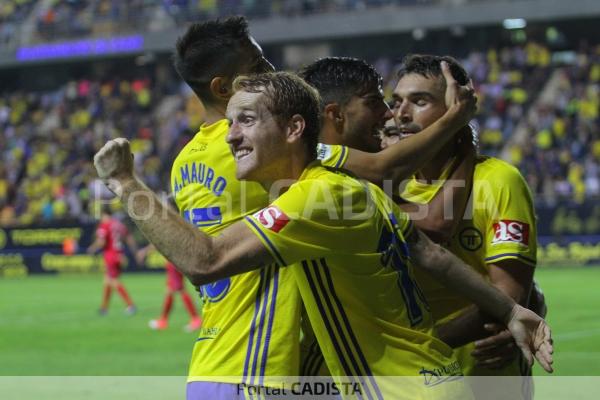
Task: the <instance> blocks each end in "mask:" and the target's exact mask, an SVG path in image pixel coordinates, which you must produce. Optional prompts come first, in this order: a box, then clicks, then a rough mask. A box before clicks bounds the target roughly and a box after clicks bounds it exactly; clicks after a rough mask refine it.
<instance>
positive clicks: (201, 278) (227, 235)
mask: <svg viewBox="0 0 600 400" xmlns="http://www.w3.org/2000/svg"><path fill="white" fill-rule="evenodd" d="M94 165H95V167H96V170H97V171H98V175H99V176H100V178H101V179H103V180H104V182H105V183H106V184H107V186H108V188H109V189H110V190H112V191H113V192H114V193H115V194H116V195H117V197H118V198H119V199H120V200H121V202H122V203H123V205H124V208H125V210H126V212H127V214H128V215H129V216H130V217H131V219H132V220H133V221H134V222H135V224H136V225H137V226H138V228H139V229H140V231H142V233H143V234H144V236H146V238H147V239H148V240H149V241H150V242H151V243H152V244H154V246H155V247H156V248H157V250H158V251H159V252H161V253H162V254H163V255H164V256H165V257H166V258H168V259H169V260H170V261H171V262H172V263H173V264H175V265H176V266H177V269H179V270H180V271H181V272H182V273H183V274H184V275H186V276H187V278H188V279H189V280H190V281H191V282H192V283H193V284H194V285H202V284H205V283H209V282H212V281H216V280H219V279H221V278H224V277H226V276H231V275H236V274H239V273H242V272H246V271H249V270H251V269H256V268H258V267H260V266H261V265H265V264H268V263H271V262H272V261H273V259H272V256H271V255H270V254H269V253H268V251H267V250H266V249H265V248H264V246H263V245H262V244H261V243H260V240H259V239H258V238H257V237H256V235H254V234H253V233H252V232H251V231H250V230H249V228H247V227H246V225H245V224H244V223H242V222H239V223H237V224H234V225H233V226H231V227H229V228H228V229H226V230H225V231H224V232H223V234H222V235H221V236H219V237H217V238H213V237H210V236H208V235H206V234H204V233H202V232H201V231H199V230H198V229H196V228H195V227H194V226H192V225H191V224H189V223H187V222H186V221H185V220H184V219H183V218H182V217H181V216H180V215H178V214H177V213H176V212H175V211H173V210H172V208H171V207H169V206H167V205H165V204H163V203H162V202H161V201H160V200H159V199H158V197H157V196H156V195H155V194H154V193H153V192H152V191H151V190H150V189H148V187H147V186H146V185H144V184H143V183H142V182H141V181H140V180H139V179H138V178H137V177H136V176H135V175H134V173H133V155H132V154H131V150H130V147H129V142H128V141H127V140H126V139H121V138H120V139H115V140H111V141H109V142H108V143H106V144H105V145H104V147H102V149H100V151H99V152H98V153H96V155H95V156H94Z"/></svg>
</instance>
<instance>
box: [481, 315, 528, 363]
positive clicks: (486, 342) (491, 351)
mask: <svg viewBox="0 0 600 400" xmlns="http://www.w3.org/2000/svg"><path fill="white" fill-rule="evenodd" d="M484 328H485V329H486V330H488V331H490V332H492V334H491V335H490V336H488V337H487V338H485V339H481V340H478V341H476V342H475V350H473V352H472V353H471V356H473V358H474V359H475V360H476V361H477V365H478V366H482V367H486V368H489V369H500V368H504V367H505V366H507V365H508V364H510V363H511V362H512V361H513V360H514V359H515V358H517V356H518V355H519V348H518V347H517V345H516V343H515V340H514V339H513V337H512V334H511V333H510V331H509V330H508V329H504V327H502V326H501V325H499V324H485V325H484Z"/></svg>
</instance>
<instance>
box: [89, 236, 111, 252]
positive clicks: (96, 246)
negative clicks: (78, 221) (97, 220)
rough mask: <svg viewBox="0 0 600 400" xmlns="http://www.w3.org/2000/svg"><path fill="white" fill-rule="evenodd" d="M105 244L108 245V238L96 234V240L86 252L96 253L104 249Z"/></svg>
mask: <svg viewBox="0 0 600 400" xmlns="http://www.w3.org/2000/svg"><path fill="white" fill-rule="evenodd" d="M105 245H106V239H105V238H104V237H103V236H100V235H98V234H96V238H95V239H94V242H93V243H92V244H91V245H90V247H88V248H87V250H86V253H88V254H95V253H97V252H98V251H99V250H101V249H103V248H104V246H105Z"/></svg>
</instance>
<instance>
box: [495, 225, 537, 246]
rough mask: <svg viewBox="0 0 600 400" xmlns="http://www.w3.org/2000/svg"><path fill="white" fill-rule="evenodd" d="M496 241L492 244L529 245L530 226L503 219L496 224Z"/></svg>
mask: <svg viewBox="0 0 600 400" xmlns="http://www.w3.org/2000/svg"><path fill="white" fill-rule="evenodd" d="M493 228H494V239H493V240H492V244H502V243H519V244H522V245H525V246H528V245H529V224H526V223H525V222H521V221H513V220H510V219H501V220H500V221H498V222H496V223H494V225H493Z"/></svg>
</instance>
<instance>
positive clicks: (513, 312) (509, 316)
mask: <svg viewBox="0 0 600 400" xmlns="http://www.w3.org/2000/svg"><path fill="white" fill-rule="evenodd" d="M520 308H521V306H520V305H519V304H518V303H514V304H513V305H512V307H511V308H510V310H509V311H508V312H506V313H505V314H504V317H503V318H502V322H503V323H504V325H506V326H508V325H509V324H510V323H511V322H512V320H513V319H514V318H515V317H516V316H517V314H518V313H519V310H520Z"/></svg>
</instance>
